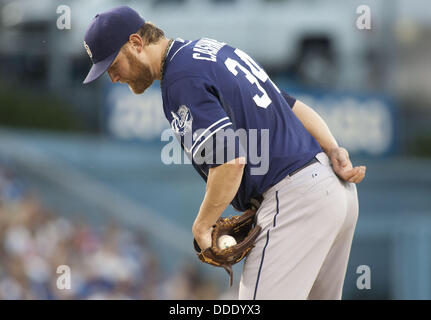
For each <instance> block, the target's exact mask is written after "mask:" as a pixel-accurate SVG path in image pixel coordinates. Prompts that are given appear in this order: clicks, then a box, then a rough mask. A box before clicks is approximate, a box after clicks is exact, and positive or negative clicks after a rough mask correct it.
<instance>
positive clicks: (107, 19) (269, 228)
mask: <svg viewBox="0 0 431 320" xmlns="http://www.w3.org/2000/svg"><path fill="white" fill-rule="evenodd" d="M84 46H85V48H86V50H87V52H88V54H89V56H90V58H91V59H92V62H93V66H92V68H91V70H90V72H89V74H88V76H87V77H86V79H85V80H84V83H88V82H90V81H93V80H95V79H97V78H99V77H100V76H101V75H102V74H103V73H104V72H106V71H107V72H108V74H109V77H110V78H111V80H112V82H114V83H116V82H120V83H127V84H128V85H129V87H130V89H131V90H132V91H133V92H134V93H135V94H141V93H143V92H144V91H145V89H147V88H148V87H149V86H150V85H151V84H152V83H153V81H154V80H160V85H161V92H162V98H163V109H164V113H165V115H166V118H167V120H168V121H169V123H170V124H171V127H172V130H173V131H174V132H175V135H176V137H177V138H178V141H179V142H180V143H181V145H182V147H183V149H184V152H185V153H186V154H187V156H188V157H189V158H190V160H191V162H192V164H193V166H194V168H195V169H196V170H197V172H198V173H199V174H200V175H201V176H202V178H203V179H204V180H205V181H206V194H205V197H204V199H203V201H202V204H201V206H200V208H199V211H198V214H197V217H196V219H195V221H194V224H193V235H194V238H195V239H196V242H197V244H198V245H199V247H200V248H201V249H202V250H204V249H206V248H209V247H210V246H211V244H212V238H211V234H212V230H213V225H214V224H215V223H216V221H217V219H218V218H219V217H220V216H221V214H222V213H223V212H224V210H225V209H226V208H227V206H228V205H229V204H231V205H232V206H233V207H234V208H235V209H236V210H238V211H241V212H244V211H246V210H248V209H250V207H251V206H252V204H254V205H255V207H256V208H258V210H257V212H256V219H257V220H256V223H257V225H259V226H260V227H261V232H260V234H259V236H258V237H257V238H256V240H255V247H254V248H253V249H252V250H251V251H250V253H249V255H248V256H247V258H246V261H245V263H244V268H243V272H242V275H241V280H240V286H239V298H240V299H341V294H342V288H343V282H344V278H345V274H346V269H347V263H348V259H349V253H350V248H351V243H352V239H353V234H354V230H355V225H356V221H357V216H358V198H357V191H356V186H355V184H356V183H359V182H361V181H362V179H363V178H364V176H365V170H366V168H365V167H364V166H357V167H353V166H352V163H351V161H350V160H349V155H348V152H347V150H345V149H344V148H341V147H339V145H338V144H337V141H336V140H335V139H334V137H333V136H332V134H331V132H330V130H329V129H328V127H327V125H326V124H325V122H324V121H323V120H322V119H321V118H320V117H319V115H318V114H317V113H316V112H314V111H313V109H311V108H310V107H308V106H307V105H305V104H304V103H303V102H301V101H299V100H296V99H295V98H293V97H291V96H290V95H288V94H286V93H284V92H283V91H281V90H280V89H279V88H278V87H277V85H276V84H275V83H273V82H272V81H271V79H270V78H269V77H268V75H267V74H266V72H265V70H264V69H263V68H262V67H261V66H260V65H259V64H258V63H257V62H256V61H255V60H254V59H253V58H252V57H250V56H249V55H248V54H247V53H246V52H244V51H242V50H240V49H237V48H233V47H231V46H229V45H228V44H226V43H224V42H220V41H216V40H213V39H208V38H201V39H197V40H194V41H191V40H183V39H180V38H177V39H168V38H166V37H165V36H164V33H163V31H162V30H160V29H159V28H157V27H156V26H154V25H153V24H151V23H149V22H147V23H146V22H145V21H144V20H143V19H142V18H141V17H140V15H139V14H138V13H137V12H136V11H134V10H133V9H131V8H129V7H126V6H121V7H116V8H114V9H111V10H109V11H106V12H104V13H101V14H98V15H96V17H95V18H94V19H93V20H92V22H91V24H90V26H89V28H88V30H87V32H86V35H85V41H84ZM259 157H260V158H259ZM256 159H258V160H259V161H256Z"/></svg>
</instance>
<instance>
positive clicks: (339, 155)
mask: <svg viewBox="0 0 431 320" xmlns="http://www.w3.org/2000/svg"><path fill="white" fill-rule="evenodd" d="M328 157H329V159H330V160H331V162H332V169H333V170H334V172H335V174H336V175H337V176H338V177H340V178H341V179H343V180H345V181H348V182H353V183H360V182H361V181H362V180H363V179H364V177H365V172H366V170H367V168H366V167H365V166H358V167H353V165H352V162H351V161H350V158H349V153H348V152H347V150H346V149H344V148H334V149H332V150H331V151H329V153H328Z"/></svg>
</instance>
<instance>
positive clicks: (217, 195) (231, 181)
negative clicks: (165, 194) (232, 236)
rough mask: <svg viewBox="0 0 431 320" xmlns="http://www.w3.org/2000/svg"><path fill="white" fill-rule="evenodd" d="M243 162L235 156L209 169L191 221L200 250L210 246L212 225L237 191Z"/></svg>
mask: <svg viewBox="0 0 431 320" xmlns="http://www.w3.org/2000/svg"><path fill="white" fill-rule="evenodd" d="M244 163H245V159H244V158H237V159H234V160H231V161H229V162H226V163H225V164H222V165H220V166H217V167H213V168H211V169H209V173H208V179H207V186H206V193H205V197H204V200H203V201H202V204H201V207H200V209H199V213H198V215H197V217H196V219H195V222H194V223H193V235H194V237H195V239H196V241H197V243H198V244H199V247H200V248H201V249H202V250H205V249H206V248H208V247H210V246H211V231H212V226H213V225H214V224H215V223H216V221H217V219H218V218H219V217H220V216H221V214H222V213H223V211H224V210H225V209H226V208H227V206H228V205H229V204H230V203H231V202H232V199H233V198H234V197H235V195H236V193H237V191H238V188H239V186H240V184H241V180H242V175H243V172H244V166H245V164H244Z"/></svg>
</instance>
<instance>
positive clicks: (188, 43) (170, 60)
mask: <svg viewBox="0 0 431 320" xmlns="http://www.w3.org/2000/svg"><path fill="white" fill-rule="evenodd" d="M191 42H192V41H191V40H189V42H187V43H186V44H184V45H182V46H181V47H180V48H179V49H178V50H177V51H175V53H174V54H173V55H172V57H171V59H169V61H172V59H173V58H174V57H175V55H176V54H177V53H178V51H180V50H181V49H182V48H184V47H185V46H188V45H189V44H190V43H191ZM172 43H173V42H172Z"/></svg>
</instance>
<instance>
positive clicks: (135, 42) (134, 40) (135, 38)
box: [128, 33, 144, 53]
mask: <svg viewBox="0 0 431 320" xmlns="http://www.w3.org/2000/svg"><path fill="white" fill-rule="evenodd" d="M128 44H129V47H130V49H132V50H136V52H137V53H141V51H142V49H143V47H144V41H143V40H142V38H141V37H140V36H139V35H138V34H136V33H132V34H131V35H130V36H129V42H128Z"/></svg>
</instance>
